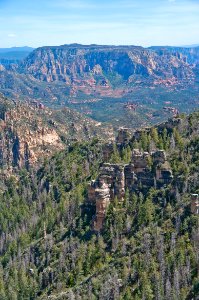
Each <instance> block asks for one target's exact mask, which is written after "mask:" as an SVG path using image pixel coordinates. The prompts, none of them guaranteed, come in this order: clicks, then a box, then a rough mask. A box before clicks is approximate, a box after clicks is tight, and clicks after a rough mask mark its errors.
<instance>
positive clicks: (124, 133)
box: [116, 128, 130, 146]
mask: <svg viewBox="0 0 199 300" xmlns="http://www.w3.org/2000/svg"><path fill="white" fill-rule="evenodd" d="M129 140H130V132H129V129H128V128H120V129H119V130H118V135H117V138H116V143H118V144H121V145H123V146H125V145H126V144H127V143H128V142H129Z"/></svg>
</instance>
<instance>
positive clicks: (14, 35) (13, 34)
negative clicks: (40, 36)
mask: <svg viewBox="0 0 199 300" xmlns="http://www.w3.org/2000/svg"><path fill="white" fill-rule="evenodd" d="M16 36H17V35H16V34H15V33H9V34H8V37H9V38H15V37H16Z"/></svg>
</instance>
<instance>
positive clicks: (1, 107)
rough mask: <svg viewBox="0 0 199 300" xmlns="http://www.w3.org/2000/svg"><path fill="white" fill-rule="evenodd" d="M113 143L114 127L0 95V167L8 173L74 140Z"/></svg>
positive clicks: (58, 149) (67, 111)
mask: <svg viewBox="0 0 199 300" xmlns="http://www.w3.org/2000/svg"><path fill="white" fill-rule="evenodd" d="M93 137H98V138H101V139H103V138H105V139H106V140H112V138H113V130H112V128H111V127H107V128H106V127H103V126H101V124H99V123H98V122H95V121H93V120H91V119H88V118H85V117H83V116H82V115H81V114H79V113H77V112H75V111H72V110H70V109H68V108H65V109H63V110H60V111H52V110H50V109H48V108H46V107H45V106H44V105H43V104H42V103H38V102H37V101H32V102H27V103H24V104H22V103H16V102H13V101H11V100H8V99H6V98H4V97H2V96H1V95H0V167H1V168H2V170H4V171H5V173H7V171H8V173H12V170H13V168H14V169H20V168H26V169H28V168H29V167H30V166H33V165H35V164H37V162H38V161H40V160H41V159H43V158H44V157H48V156H50V155H52V154H53V153H54V152H57V151H60V150H63V149H65V148H66V145H69V144H70V143H71V142H73V141H82V140H84V141H85V140H90V139H92V138H93Z"/></svg>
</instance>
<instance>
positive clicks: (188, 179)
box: [0, 113, 199, 300]
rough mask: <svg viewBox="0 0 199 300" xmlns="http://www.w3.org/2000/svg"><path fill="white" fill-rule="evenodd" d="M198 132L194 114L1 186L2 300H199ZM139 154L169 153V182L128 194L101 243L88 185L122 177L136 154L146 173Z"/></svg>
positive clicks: (114, 205) (86, 149)
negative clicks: (104, 166) (107, 168)
mask: <svg viewBox="0 0 199 300" xmlns="http://www.w3.org/2000/svg"><path fill="white" fill-rule="evenodd" d="M198 131H199V114H198V113H194V114H192V115H190V116H188V117H185V116H182V117H181V118H175V119H172V120H169V121H168V122H167V123H166V124H162V125H160V126H158V127H156V128H148V129H145V130H140V131H136V132H135V133H134V134H133V135H129V134H128V133H127V131H126V130H123V131H122V132H120V135H119V137H118V138H117V140H116V143H113V144H109V145H107V144H105V145H103V144H102V143H101V142H99V141H97V140H96V139H95V141H90V142H87V143H77V144H75V145H73V146H71V147H69V148H68V149H67V150H65V151H61V152H60V153H57V154H56V155H54V157H52V158H51V159H50V160H46V161H45V163H44V165H43V166H42V167H41V168H40V169H39V170H38V172H36V173H35V172H31V173H28V172H24V171H23V172H21V173H20V177H19V178H18V179H17V180H16V179H15V178H13V177H11V178H9V179H5V180H4V181H2V183H1V187H0V189H1V193H0V206H1V207H0V211H1V214H0V246H1V247H0V259H1V264H2V266H1V273H0V282H1V285H0V297H1V299H9V298H14V299H17V298H19V299H52V300H53V299H83V300H84V299H85V300H87V299H100V300H101V299H102V300H107V299H128V300H130V299H139V300H141V299H150V300H152V299H179V300H187V299H197V297H198V295H199V272H198V270H199V269H198V266H199V261H198V252H199V243H198V241H199V232H198V228H199V225H198V224H199V223H198V222H199V214H198V213H199V211H198V210H197V209H196V207H198V205H199V202H198V201H199V199H198V196H197V194H198V192H199V184H198V176H199V170H198V165H199V164H198V151H199V147H198V146H199V140H198ZM107 147H108V148H107ZM137 148H138V149H139V150H140V151H144V152H146V151H152V150H154V151H159V152H161V153H162V151H163V150H164V151H165V153H166V154H167V166H168V163H169V164H170V168H171V171H172V174H173V177H172V180H171V181H170V182H167V184H166V185H161V186H158V182H155V180H154V181H153V183H152V185H151V186H148V187H146V186H145V185H144V184H142V182H141V183H140V184H138V185H137V186H136V189H134V188H133V189H125V191H124V199H123V200H122V201H121V199H118V198H117V197H115V198H114V199H112V200H111V203H110V205H109V206H108V207H107V208H105V209H106V212H105V219H104V222H103V228H102V230H101V233H100V234H97V235H96V234H95V232H93V217H94V216H95V213H96V211H95V208H94V207H93V206H92V205H90V203H89V202H88V186H89V183H90V181H91V179H92V178H93V179H94V178H96V177H97V176H98V175H100V172H101V163H102V162H105V161H106V162H108V163H111V164H113V163H114V164H115V165H116V166H118V167H120V166H121V164H129V162H130V160H131V155H132V154H133V159H134V162H133V164H134V166H135V165H136V163H140V157H139V155H138V156H137V158H136V157H135V155H134V154H135V149H137ZM164 151H163V152H164ZM147 164H148V165H147V168H148V169H150V168H151V170H150V172H154V171H155V170H153V164H152V161H151V160H150V159H148V163H147ZM137 167H138V168H140V167H143V166H138V165H137ZM164 167H165V166H164ZM162 170H163V169H162ZM109 179H111V180H112V178H111V177H109ZM119 179H120V178H118V177H114V178H113V180H115V183H118V180H119ZM146 179H147V178H146ZM116 187H118V185H115V188H116ZM98 192H99V191H98ZM98 195H99V193H98ZM96 200H97V199H96ZM194 205H195V206H194ZM196 205H197V206H196ZM100 209H101V210H102V209H104V206H100Z"/></svg>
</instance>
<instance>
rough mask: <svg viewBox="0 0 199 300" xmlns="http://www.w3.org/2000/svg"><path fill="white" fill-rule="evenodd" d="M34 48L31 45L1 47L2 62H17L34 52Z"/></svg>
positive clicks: (0, 56) (0, 60) (0, 57)
mask: <svg viewBox="0 0 199 300" xmlns="http://www.w3.org/2000/svg"><path fill="white" fill-rule="evenodd" d="M33 50H34V48H31V47H27V46H25V47H11V48H0V63H1V62H3V63H4V64H5V63H6V64H9V63H16V62H18V61H19V60H22V59H24V58H25V57H27V56H28V54H29V53H30V52H32V51H33Z"/></svg>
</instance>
